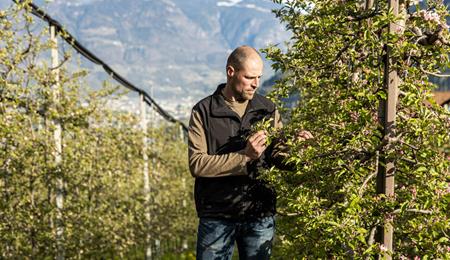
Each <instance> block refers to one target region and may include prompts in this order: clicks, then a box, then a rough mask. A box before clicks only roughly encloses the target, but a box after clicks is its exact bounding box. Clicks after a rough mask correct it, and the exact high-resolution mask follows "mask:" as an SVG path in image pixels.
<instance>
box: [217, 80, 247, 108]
mask: <svg viewBox="0 0 450 260" xmlns="http://www.w3.org/2000/svg"><path fill="white" fill-rule="evenodd" d="M222 96H223V97H224V98H225V99H226V100H227V101H229V102H239V103H245V102H246V101H247V100H245V99H243V100H240V99H238V98H237V97H236V95H234V93H233V91H232V90H231V86H230V85H228V83H227V84H226V85H225V87H224V88H223V89H222Z"/></svg>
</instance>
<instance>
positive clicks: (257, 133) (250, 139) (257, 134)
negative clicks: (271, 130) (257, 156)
mask: <svg viewBox="0 0 450 260" xmlns="http://www.w3.org/2000/svg"><path fill="white" fill-rule="evenodd" d="M261 135H265V132H264V131H263V130H260V131H258V132H256V133H254V134H253V135H252V136H250V138H249V139H248V140H249V141H250V142H253V141H254V140H255V139H256V138H258V137H259V136H261Z"/></svg>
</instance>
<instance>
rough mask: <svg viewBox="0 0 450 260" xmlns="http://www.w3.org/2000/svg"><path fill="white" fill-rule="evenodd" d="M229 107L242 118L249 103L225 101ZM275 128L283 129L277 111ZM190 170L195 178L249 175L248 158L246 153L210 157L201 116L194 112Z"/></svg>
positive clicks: (190, 123) (189, 154) (190, 145)
mask: <svg viewBox="0 0 450 260" xmlns="http://www.w3.org/2000/svg"><path fill="white" fill-rule="evenodd" d="M225 103H226V104H227V106H228V107H229V108H230V109H231V110H233V111H234V112H236V113H237V114H238V115H239V116H240V117H241V118H242V116H243V115H244V113H245V109H246V108H247V105H248V101H245V102H238V101H230V100H225ZM275 127H276V128H280V127H282V123H281V118H280V114H279V113H278V110H276V111H275ZM188 136H189V149H188V156H189V169H190V171H191V174H192V176H194V177H222V176H237V175H245V174H247V167H246V164H247V157H246V156H245V155H244V151H243V150H241V151H239V152H236V153H228V154H221V155H209V154H208V147H207V142H206V135H205V130H204V127H203V122H202V120H201V117H200V114H199V113H198V112H197V111H195V110H193V111H192V114H191V119H190V121H189V135H188Z"/></svg>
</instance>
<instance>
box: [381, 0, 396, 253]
mask: <svg viewBox="0 0 450 260" xmlns="http://www.w3.org/2000/svg"><path fill="white" fill-rule="evenodd" d="M399 1H400V0H388V4H389V5H388V7H389V9H390V10H392V12H393V13H394V15H395V16H398V15H399ZM389 33H399V26H398V25H397V24H395V23H390V24H389ZM391 49H392V47H390V46H386V57H385V62H384V65H385V66H384V81H383V84H384V89H385V91H386V93H387V98H386V100H382V101H381V102H380V111H379V120H380V122H381V123H382V125H383V130H384V138H386V141H387V147H388V149H385V150H384V151H382V152H381V154H380V160H379V165H378V169H379V171H378V175H377V193H379V194H384V195H385V196H386V199H387V200H389V199H393V198H394V174H395V165H394V162H393V160H392V159H391V158H388V156H387V153H388V152H389V151H388V150H389V147H390V146H391V139H392V138H393V137H395V116H396V113H397V111H396V106H397V99H398V85H399V77H398V74H397V71H396V70H395V69H392V64H393V63H394V62H395V61H394V60H393V58H392V56H391ZM378 231H379V234H378V236H377V240H378V242H379V243H380V244H381V245H383V246H384V249H385V250H386V251H385V252H384V253H383V255H382V256H380V258H384V259H388V260H390V259H392V253H393V238H394V226H393V219H392V216H385V219H384V225H383V227H381V228H380V229H379V230H378Z"/></svg>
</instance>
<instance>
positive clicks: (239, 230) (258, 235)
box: [197, 217, 275, 260]
mask: <svg viewBox="0 0 450 260" xmlns="http://www.w3.org/2000/svg"><path fill="white" fill-rule="evenodd" d="M274 230H275V221H274V217H264V218H260V219H256V220H250V221H249V220H242V221H240V220H226V219H216V218H200V222H199V225H198V234H197V260H222V259H231V257H232V255H233V250H234V243H235V242H236V244H237V246H238V251H239V259H240V260H246V259H248V260H252V259H255V260H264V259H269V258H270V254H271V251H272V240H273V234H274Z"/></svg>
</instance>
